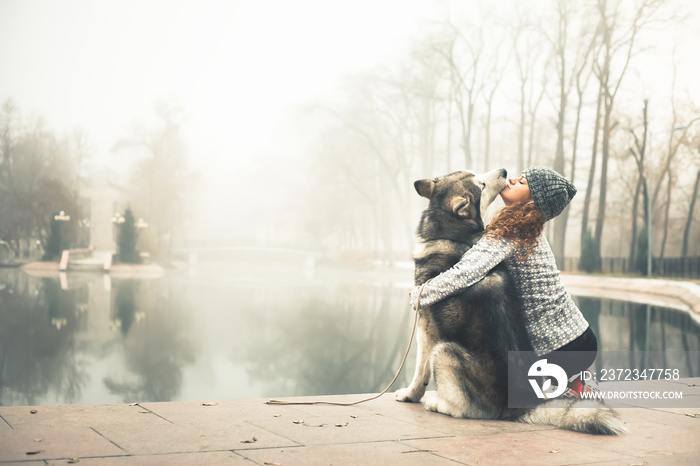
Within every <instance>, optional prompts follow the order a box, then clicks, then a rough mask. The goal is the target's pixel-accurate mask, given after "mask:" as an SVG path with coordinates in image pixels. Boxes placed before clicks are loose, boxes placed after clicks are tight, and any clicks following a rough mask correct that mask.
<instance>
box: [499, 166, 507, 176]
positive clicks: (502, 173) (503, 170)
mask: <svg viewBox="0 0 700 466" xmlns="http://www.w3.org/2000/svg"><path fill="white" fill-rule="evenodd" d="M500 175H501V176H502V177H503V178H508V170H506V169H505V168H501V172H500Z"/></svg>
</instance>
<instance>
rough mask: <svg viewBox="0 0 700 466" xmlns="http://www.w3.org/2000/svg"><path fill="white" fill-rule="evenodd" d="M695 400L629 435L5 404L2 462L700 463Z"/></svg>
mask: <svg viewBox="0 0 700 466" xmlns="http://www.w3.org/2000/svg"><path fill="white" fill-rule="evenodd" d="M667 384H668V385H669V386H670V387H673V386H676V387H677V386H679V385H678V384H684V385H685V386H686V389H685V390H691V391H692V393H693V394H692V395H691V396H693V397H697V399H698V401H699V402H700V378H696V379H685V380H681V381H676V382H672V383H671V382H670V383H667ZM687 385H695V386H694V387H687ZM602 388H604V384H602ZM363 397H364V396H363V395H342V396H330V397H319V398H315V399H317V400H318V399H321V400H326V401H341V402H348V401H357V400H360V399H362V398H363ZM308 399H309V398H302V400H308ZM694 405H695V406H698V407H697V408H692V409H679V408H667V409H663V408H657V409H649V408H619V409H618V413H619V414H620V415H621V418H622V420H623V421H624V422H625V424H626V426H627V427H628V429H629V431H630V432H629V434H626V435H623V436H620V437H607V436H595V435H588V434H580V433H576V432H569V431H563V430H559V429H556V428H553V427H550V426H541V425H528V424H520V423H515V422H508V421H483V420H468V419H454V418H450V417H448V416H444V415H441V414H436V413H430V412H427V411H425V410H424V409H423V406H422V405H421V404H415V403H398V402H396V401H394V400H393V395H391V394H386V395H384V396H382V397H381V398H379V399H377V400H373V401H370V402H367V403H364V404H360V405H356V406H351V407H345V406H328V405H311V406H273V405H267V404H265V403H264V400H262V399H260V400H222V401H218V402H166V403H139V404H134V405H99V406H38V407H0V464H6V463H9V464H25V465H32V466H34V465H37V466H38V465H45V464H81V465H85V466H87V465H100V466H104V465H127V464H139V465H141V464H143V465H190V464H195V465H197V464H212V465H216V464H232V465H251V466H252V465H285V466H286V465H330V464H333V465H392V464H401V465H423V464H424V465H442V464H445V465H447V464H542V463H546V464H557V465H566V464H605V465H615V464H620V465H643V464H700V404H694Z"/></svg>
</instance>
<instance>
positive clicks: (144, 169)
mask: <svg viewBox="0 0 700 466" xmlns="http://www.w3.org/2000/svg"><path fill="white" fill-rule="evenodd" d="M155 111H156V116H157V118H158V122H157V124H156V125H155V126H154V127H153V128H149V127H147V126H145V125H143V124H141V125H139V126H137V127H136V128H134V130H133V132H132V134H131V135H130V136H127V137H125V138H123V139H121V140H120V141H118V142H117V144H116V145H115V146H114V148H113V152H115V153H118V152H120V151H132V152H135V153H136V154H137V157H138V158H137V160H136V161H135V162H134V167H135V168H134V171H133V174H132V180H131V181H132V187H131V205H132V207H133V208H134V212H135V213H136V215H137V216H139V217H141V216H142V217H143V218H144V220H145V221H146V223H147V224H148V230H146V232H145V233H146V237H147V238H148V237H150V238H154V239H155V243H156V244H155V246H151V248H153V247H155V248H156V250H155V251H153V252H155V253H156V254H157V256H158V257H160V258H161V259H169V258H170V257H171V255H172V251H173V245H174V239H175V238H174V237H175V235H176V233H177V231H178V227H179V226H181V225H182V223H183V222H184V220H185V218H186V216H187V214H188V206H187V203H186V199H187V196H186V194H187V193H189V192H191V191H192V189H193V188H194V186H195V185H196V183H197V175H196V173H193V172H192V171H191V170H190V169H189V167H188V161H187V158H188V150H187V146H186V142H185V139H184V134H183V132H182V122H183V120H184V115H183V113H182V110H181V109H180V108H179V107H177V106H176V105H173V104H171V103H166V102H158V103H157V104H156V109H155Z"/></svg>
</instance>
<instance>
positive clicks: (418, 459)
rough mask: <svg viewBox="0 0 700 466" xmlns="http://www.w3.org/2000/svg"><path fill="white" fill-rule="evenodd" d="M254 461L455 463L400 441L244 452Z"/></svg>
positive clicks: (371, 465) (310, 465)
mask: <svg viewBox="0 0 700 466" xmlns="http://www.w3.org/2000/svg"><path fill="white" fill-rule="evenodd" d="M244 454H245V455H246V456H247V457H248V458H249V459H251V460H252V461H254V462H255V464H261V465H266V464H267V465H271V464H273V465H274V464H280V465H284V466H294V465H300V466H301V465H303V466H327V465H329V464H332V465H343V464H351V465H362V466H385V465H390V464H403V465H414V466H419V465H425V466H433V465H435V466H441V465H452V466H454V464H455V463H454V462H453V461H451V460H449V459H447V458H443V457H440V456H437V455H434V454H433V453H431V452H426V451H422V450H419V449H416V448H413V447H411V446H409V445H405V444H403V443H400V442H370V443H362V444H347V445H314V446H310V447H306V448H288V449H280V450H255V451H248V452H245V453H244Z"/></svg>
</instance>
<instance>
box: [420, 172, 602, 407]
mask: <svg viewBox="0 0 700 466" xmlns="http://www.w3.org/2000/svg"><path fill="white" fill-rule="evenodd" d="M575 194H576V188H575V187H574V185H572V184H571V183H570V182H569V181H568V180H567V179H566V178H564V177H563V176H561V175H560V174H558V173H557V172H555V171H553V170H551V169H549V168H544V167H532V168H528V169H526V170H525V171H523V173H522V175H521V176H520V177H519V178H510V179H509V180H508V184H507V185H506V187H505V188H504V189H503V191H501V198H502V199H503V201H504V202H505V207H503V208H502V209H501V210H499V211H498V212H496V214H495V215H494V217H493V219H492V220H491V222H490V223H489V225H488V226H487V227H486V231H485V234H484V236H483V237H482V238H481V239H480V240H479V241H478V242H477V243H476V244H475V245H474V246H473V247H472V248H471V249H470V250H469V251H467V252H466V253H465V254H464V256H462V259H461V260H460V261H459V262H458V263H457V264H456V265H455V266H454V267H452V268H451V269H449V270H447V271H445V272H443V273H441V274H440V275H438V276H437V277H435V278H434V279H432V280H431V281H429V282H428V283H427V284H425V287H424V288H423V291H422V292H421V295H420V308H421V309H422V308H425V307H429V306H431V305H432V304H435V303H436V302H438V301H441V300H443V299H445V298H448V297H450V296H453V295H455V294H457V293H459V292H461V291H463V290H464V289H466V288H467V287H469V286H471V285H473V284H474V283H476V282H478V281H479V280H481V279H482V278H484V277H485V276H486V275H487V274H488V272H489V271H490V270H491V269H492V268H493V267H495V266H496V265H498V264H499V263H501V262H504V263H505V264H506V266H507V268H508V270H509V271H510V273H511V275H512V276H513V278H514V280H515V283H516V287H517V289H518V292H519V293H520V296H521V297H522V300H523V307H524V310H525V322H526V327H527V331H528V334H529V335H530V340H531V342H532V346H533V347H534V349H535V352H536V353H537V355H538V356H540V357H541V358H543V359H544V358H547V359H548V362H550V363H552V362H554V363H558V364H559V365H561V366H562V367H563V369H564V370H565V371H566V373H567V376H568V377H569V389H570V391H569V393H570V394H572V395H575V396H581V393H582V392H583V391H590V390H591V389H590V388H589V387H586V386H585V385H584V383H583V381H582V380H580V377H578V375H579V374H580V373H581V371H584V370H586V369H588V367H590V366H591V364H592V363H593V361H594V360H595V357H596V354H597V351H598V341H597V339H596V336H595V334H594V333H593V331H592V330H591V328H590V326H589V325H588V322H587V321H586V319H585V318H584V317H583V315H582V314H581V311H580V310H579V309H578V307H576V304H574V302H573V300H572V299H571V295H570V294H569V293H568V292H567V291H566V289H565V288H564V286H563V285H562V283H561V280H560V277H559V270H558V269H557V265H556V262H555V260H554V254H553V253H552V250H551V248H550V247H549V243H548V242H547V239H546V238H545V237H544V235H542V230H543V229H544V224H545V222H546V221H548V220H551V219H553V218H554V217H556V216H557V215H559V214H560V213H561V212H562V211H563V210H564V208H565V207H566V206H567V205H568V204H569V202H570V201H571V199H572V198H573V197H574V195H575ZM420 289H421V286H418V287H416V288H414V289H413V290H412V291H411V306H412V307H413V308H414V310H416V311H417V310H418V309H415V302H416V301H417V299H416V298H417V297H418V293H419V292H420ZM564 351H576V352H577V353H575V355H576V357H575V358H573V360H571V359H572V358H564V359H562V358H559V357H558V356H559V355H561V352H564ZM579 352H585V353H579ZM569 355H571V353H569Z"/></svg>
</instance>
